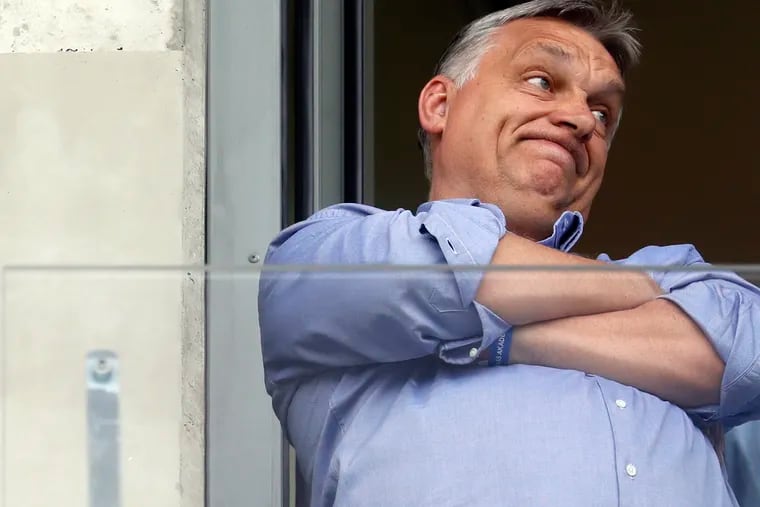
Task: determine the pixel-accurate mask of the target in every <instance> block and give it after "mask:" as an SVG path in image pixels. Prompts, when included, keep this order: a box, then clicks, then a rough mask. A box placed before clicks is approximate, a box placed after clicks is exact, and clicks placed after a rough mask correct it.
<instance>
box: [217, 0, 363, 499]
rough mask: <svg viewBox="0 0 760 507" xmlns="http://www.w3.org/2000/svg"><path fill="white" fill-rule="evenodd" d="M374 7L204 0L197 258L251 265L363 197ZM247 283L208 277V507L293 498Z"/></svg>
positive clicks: (349, 2) (341, 2)
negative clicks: (294, 232) (201, 248)
mask: <svg viewBox="0 0 760 507" xmlns="http://www.w3.org/2000/svg"><path fill="white" fill-rule="evenodd" d="M373 5H374V1H373V0H282V1H281V2H272V0H209V7H208V18H207V19H208V30H207V34H208V35H207V36H208V46H207V47H208V62H207V73H208V75H207V82H208V85H207V142H208V147H207V207H206V209H207V222H206V223H207V236H206V239H207V245H206V251H207V264H209V265H210V266H212V267H213V266H218V265H223V266H225V267H229V266H240V267H242V266H245V265H246V263H247V262H249V259H254V258H258V259H259V260H260V259H262V258H263V257H264V252H265V249H266V246H267V244H268V242H269V241H270V240H271V239H272V237H273V236H274V235H275V234H276V233H277V231H278V230H279V229H280V228H282V227H283V226H286V225H288V224H289V222H290V221H292V220H296V221H297V220H301V219H303V218H306V217H307V216H308V215H310V214H311V213H313V212H314V211H315V210H317V209H320V208H324V207H325V206H328V205H330V204H334V203H337V202H343V201H354V202H364V201H366V200H368V199H371V193H372V192H371V190H372V181H373V178H372V177H371V173H369V174H367V168H368V167H371V166H372V139H371V137H370V138H368V137H367V133H368V132H371V131H372V126H371V122H372V115H371V108H372V93H371V92H372V80H371V79H367V76H370V75H371V72H372V62H373V59H372V58H371V48H372V47H373V42H374V41H373V40H372V36H371V34H372V31H371V25H372V22H371V21H372V12H373ZM291 58H292V61H291V60H290V59H291ZM368 176H369V177H368ZM256 290H257V287H256V284H255V283H251V281H250V279H249V280H245V279H242V280H241V279H235V278H233V279H229V278H227V279H216V278H215V277H214V276H210V277H209V279H207V292H206V294H207V300H206V312H207V315H206V327H207V332H206V336H207V342H206V361H207V362H206V383H207V388H206V393H207V399H206V505H209V506H216V505H225V506H229V507H232V506H238V505H239V506H248V505H262V506H269V505H271V506H280V505H282V506H287V505H295V502H296V496H297V492H296V490H297V486H298V481H297V477H296V475H297V474H296V473H295V459H294V457H293V453H292V449H290V447H289V445H288V443H287V442H286V441H285V440H284V438H283V436H282V432H281V431H280V428H279V423H278V421H277V420H276V418H275V417H274V414H273V412H272V409H271V401H270V399H269V397H268V395H266V393H265V392H264V388H263V372H262V371H261V370H262V364H261V351H260V341H259V340H258V320H257V319H258V318H257V315H256V296H257V294H256ZM305 500H306V499H304V498H300V499H298V501H299V503H302V502H304V501H305Z"/></svg>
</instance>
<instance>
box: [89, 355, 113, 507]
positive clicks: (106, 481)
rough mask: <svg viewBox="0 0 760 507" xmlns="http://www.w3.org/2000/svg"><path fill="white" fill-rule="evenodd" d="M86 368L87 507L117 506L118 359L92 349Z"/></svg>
mask: <svg viewBox="0 0 760 507" xmlns="http://www.w3.org/2000/svg"><path fill="white" fill-rule="evenodd" d="M86 372H87V450H88V461H89V480H90V488H89V489H90V507H120V505H121V502H120V487H119V486H120V480H119V479H120V477H119V476H120V473H119V456H120V453H119V447H120V445H119V359H118V357H117V355H116V354H115V353H114V352H111V351H107V350H94V351H92V352H89V353H88V354H87V362H86Z"/></svg>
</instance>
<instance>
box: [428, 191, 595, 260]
mask: <svg viewBox="0 0 760 507" xmlns="http://www.w3.org/2000/svg"><path fill="white" fill-rule="evenodd" d="M442 202H447V203H451V204H458V205H461V206H477V207H480V208H486V209H488V210H489V211H491V213H493V214H494V216H495V217H496V218H497V219H498V220H499V222H500V223H501V224H502V225H503V226H504V227H505V228H506V229H507V230H509V225H508V224H507V223H506V219H505V218H504V214H503V213H502V211H501V209H499V207H498V206H495V205H493V204H488V203H482V202H480V201H479V200H478V199H445V200H443V201H442ZM432 205H433V202H426V203H424V204H422V205H420V207H419V208H417V213H423V212H427V211H430V207H431V206H432ZM583 225H584V223H583V215H581V214H580V213H579V212H578V211H565V212H564V213H562V215H561V216H560V217H559V218H558V219H557V221H556V222H554V231H553V232H552V235H551V236H549V237H548V238H545V239H543V240H541V241H539V244H541V245H544V246H548V247H551V248H555V249H557V250H561V251H563V252H569V251H570V250H571V249H572V248H573V247H574V246H575V244H576V243H578V240H580V239H581V235H582V234H583Z"/></svg>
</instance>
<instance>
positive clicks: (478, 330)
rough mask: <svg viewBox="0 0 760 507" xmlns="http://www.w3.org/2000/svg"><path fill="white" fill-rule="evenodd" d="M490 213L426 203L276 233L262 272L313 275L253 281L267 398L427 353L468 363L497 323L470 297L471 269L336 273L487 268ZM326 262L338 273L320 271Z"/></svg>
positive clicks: (493, 233) (498, 229) (339, 210)
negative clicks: (417, 209) (414, 209)
mask: <svg viewBox="0 0 760 507" xmlns="http://www.w3.org/2000/svg"><path fill="white" fill-rule="evenodd" d="M499 214H500V212H496V211H495V210H493V209H491V208H490V206H489V205H485V204H480V203H477V202H475V203H473V204H472V205H462V204H453V203H448V202H445V201H441V202H435V203H433V204H432V206H430V207H429V208H428V210H427V211H425V212H422V213H419V214H417V215H414V214H412V213H410V212H409V211H404V210H399V211H395V212H384V211H381V210H376V209H374V208H369V207H367V206H361V205H341V206H338V207H332V208H328V209H327V210H325V211H323V212H321V213H318V214H316V215H314V216H313V217H312V218H310V219H309V220H307V221H305V222H302V223H300V224H297V225H296V226H293V227H291V228H289V229H286V230H285V231H283V232H282V233H281V234H280V235H279V236H278V237H277V238H276V239H275V240H274V242H273V243H272V245H271V246H270V248H269V250H268V252H267V257H266V260H265V264H267V265H270V266H272V265H283V267H285V266H289V265H291V266H299V265H315V264H316V265H322V266H320V268H324V269H320V270H319V271H318V270H315V269H309V270H307V269H300V270H299V269H297V268H294V270H293V271H291V272H279V273H278V272H266V273H264V274H263V275H262V277H261V280H260V284H259V319H260V329H261V339H262V352H263V357H264V366H265V376H266V385H267V389H268V390H269V391H270V394H271V393H272V391H273V390H275V389H276V387H277V385H278V384H283V383H287V382H291V381H294V380H297V379H302V378H304V377H307V376H311V375H314V374H317V373H320V372H323V371H326V370H329V369H334V368H348V367H353V366H361V365H367V364H376V363H388V362H401V361H407V360H411V359H416V358H420V357H425V356H431V355H434V356H438V357H440V359H441V360H443V361H446V362H449V363H452V364H467V363H471V362H473V361H475V359H476V358H477V356H478V354H479V353H480V351H482V350H483V349H484V348H486V347H488V346H489V345H490V344H491V343H493V342H494V340H496V339H497V338H498V337H499V336H502V335H504V334H505V332H506V330H507V327H508V326H507V324H506V323H504V322H503V321H502V320H501V319H500V318H498V317H497V316H496V315H494V314H493V313H491V312H490V311H489V310H488V309H486V308H485V307H483V306H482V305H480V304H479V303H477V302H476V301H474V298H475V294H476V291H477V289H478V286H479V284H480V279H481V277H482V273H481V272H478V271H477V270H475V271H473V270H468V271H456V270H454V269H452V270H442V269H437V270H430V271H422V270H419V271H409V270H403V271H394V270H392V269H385V268H383V269H380V268H378V270H376V271H368V270H366V269H363V270H361V271H359V272H357V271H354V272H351V271H349V270H347V269H346V268H347V267H348V266H350V265H368V264H372V265H406V266H411V265H417V266H420V265H422V266H431V265H432V266H446V265H448V266H451V267H456V266H460V265H464V266H474V265H475V266H476V265H488V264H489V263H490V261H491V258H492V257H493V253H494V250H495V249H496V245H497V243H498V241H499V239H500V238H501V237H502V236H503V235H504V233H505V226H504V223H503V218H501V219H500V217H499ZM335 265H339V267H340V269H333V270H331V269H330V268H331V266H333V267H334V266H335ZM312 267H313V266H312ZM473 349H475V350H473Z"/></svg>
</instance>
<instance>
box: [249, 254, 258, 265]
mask: <svg viewBox="0 0 760 507" xmlns="http://www.w3.org/2000/svg"><path fill="white" fill-rule="evenodd" d="M248 262H250V263H251V264H258V263H259V262H261V257H259V256H258V255H256V254H251V255H249V256H248Z"/></svg>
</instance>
